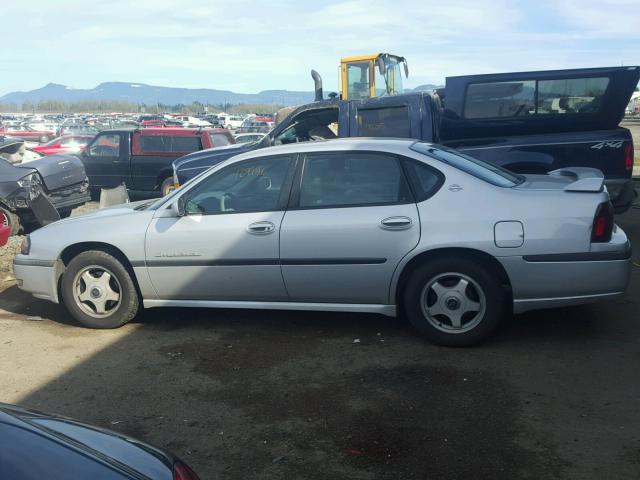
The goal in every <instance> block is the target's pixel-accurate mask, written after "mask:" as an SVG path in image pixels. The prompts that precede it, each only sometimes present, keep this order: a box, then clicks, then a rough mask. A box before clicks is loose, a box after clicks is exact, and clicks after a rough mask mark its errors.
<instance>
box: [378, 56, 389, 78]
mask: <svg viewBox="0 0 640 480" xmlns="http://www.w3.org/2000/svg"><path fill="white" fill-rule="evenodd" d="M376 62H377V63H378V72H379V73H380V75H382V76H383V77H384V76H385V75H386V74H387V67H386V65H385V64H384V58H382V57H378V58H377V59H376Z"/></svg>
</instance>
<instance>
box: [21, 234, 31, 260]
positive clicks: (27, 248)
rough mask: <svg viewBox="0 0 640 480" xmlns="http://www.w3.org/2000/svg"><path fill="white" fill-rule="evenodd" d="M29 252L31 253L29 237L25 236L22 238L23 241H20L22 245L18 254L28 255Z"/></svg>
mask: <svg viewBox="0 0 640 480" xmlns="http://www.w3.org/2000/svg"><path fill="white" fill-rule="evenodd" d="M30 251H31V237H30V236H29V235H27V236H26V237H24V240H22V244H21V245H20V253H21V254H22V255H29V252H30Z"/></svg>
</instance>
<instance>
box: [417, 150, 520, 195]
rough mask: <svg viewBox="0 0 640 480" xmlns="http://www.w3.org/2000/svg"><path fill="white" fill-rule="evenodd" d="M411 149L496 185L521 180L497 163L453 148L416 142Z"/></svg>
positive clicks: (516, 182) (515, 183)
mask: <svg viewBox="0 0 640 480" xmlns="http://www.w3.org/2000/svg"><path fill="white" fill-rule="evenodd" d="M410 148H411V150H413V151H414V152H418V153H422V154H423V155H426V156H428V157H431V158H435V159H436V160H440V161H441V162H443V163H446V164H447V165H451V166H452V167H454V168H457V169H458V170H462V171H463V172H466V173H468V174H469V175H473V176H474V177H476V178H479V179H481V180H484V181H485V182H488V183H492V184H493V185H496V186H498V187H514V186H516V185H518V184H520V183H522V181H523V179H524V178H523V177H521V176H520V175H518V174H515V173H512V172H510V171H509V170H506V169H504V168H502V167H499V166H497V165H492V164H490V163H487V162H485V161H483V160H479V159H477V158H473V157H471V156H469V155H465V154H464V153H460V152H454V151H453V150H449V149H443V148H442V147H440V148H436V147H434V146H433V145H431V144H429V143H422V142H416V143H414V144H413V145H411V147H410Z"/></svg>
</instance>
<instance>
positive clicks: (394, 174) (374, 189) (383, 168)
mask: <svg viewBox="0 0 640 480" xmlns="http://www.w3.org/2000/svg"><path fill="white" fill-rule="evenodd" d="M410 201H412V199H411V194H410V191H409V187H408V185H407V181H406V179H405V176H404V173H403V172H402V168H401V167H400V164H399V162H398V160H397V158H396V157H394V156H392V155H384V154H379V153H356V152H340V153H313V154H309V155H307V156H306V159H305V163H304V171H303V174H302V183H301V186H300V207H301V208H335V207H346V206H365V205H389V204H398V203H407V202H410Z"/></svg>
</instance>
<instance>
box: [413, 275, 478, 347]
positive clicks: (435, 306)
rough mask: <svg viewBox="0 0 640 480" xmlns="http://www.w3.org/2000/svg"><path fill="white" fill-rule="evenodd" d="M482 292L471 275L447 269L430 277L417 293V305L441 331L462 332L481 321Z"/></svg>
mask: <svg viewBox="0 0 640 480" xmlns="http://www.w3.org/2000/svg"><path fill="white" fill-rule="evenodd" d="M486 305H487V301H486V296H485V294H484V291H483V290H482V288H481V287H480V285H478V283H477V282H476V281H475V280H473V279H472V278H471V277H469V276H467V275H465V274H463V273H457V272H447V273H441V274H438V275H436V276H435V277H433V278H431V279H430V280H429V281H428V282H427V283H426V284H425V286H424V288H423V289H422V292H421V294H420V306H421V309H422V314H423V315H424V317H425V318H426V320H427V321H428V322H429V324H431V325H432V326H433V327H435V328H436V329H438V330H440V331H441V332H445V333H453V334H458V333H465V332H468V331H470V330H472V329H474V328H475V327H477V326H478V324H479V323H480V322H481V321H482V319H483V318H484V314H485V312H486V308H487V307H486Z"/></svg>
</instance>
